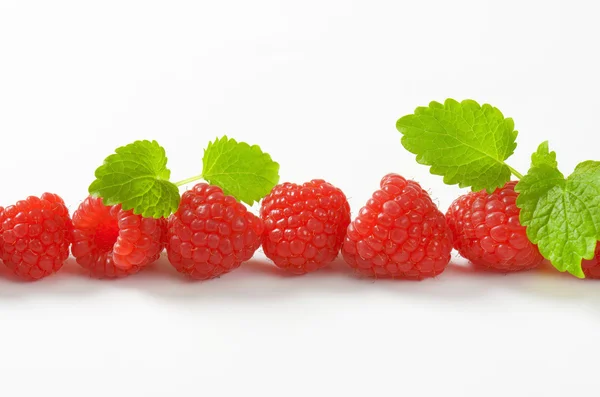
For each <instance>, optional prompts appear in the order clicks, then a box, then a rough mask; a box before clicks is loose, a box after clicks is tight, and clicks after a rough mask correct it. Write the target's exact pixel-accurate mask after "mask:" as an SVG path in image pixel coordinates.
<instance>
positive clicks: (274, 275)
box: [0, 256, 600, 311]
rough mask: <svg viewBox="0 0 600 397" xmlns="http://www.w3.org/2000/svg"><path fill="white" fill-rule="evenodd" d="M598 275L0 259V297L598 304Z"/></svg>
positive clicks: (455, 266)
mask: <svg viewBox="0 0 600 397" xmlns="http://www.w3.org/2000/svg"><path fill="white" fill-rule="evenodd" d="M599 282H600V281H598V280H591V279H587V280H579V279H576V278H574V277H572V276H570V275H568V274H564V273H559V272H557V271H555V270H553V269H552V268H551V266H549V265H545V266H543V267H541V268H539V269H536V270H532V271H528V272H522V273H512V274H501V273H491V272H486V271H482V270H479V269H477V268H474V267H473V266H471V265H470V264H468V263H466V262H465V261H464V260H462V259H460V258H455V259H453V262H452V263H451V264H450V265H449V266H448V268H447V269H446V271H445V272H444V273H442V274H441V275H440V276H438V277H437V278H435V279H427V280H423V281H407V280H390V279H377V280H375V279H371V278H365V277H360V276H357V275H355V274H354V273H353V271H352V270H351V269H350V268H348V267H347V266H346V265H345V264H344V263H343V261H342V260H341V259H338V260H337V261H336V262H335V263H334V264H332V265H331V266H329V267H327V268H324V269H321V270H319V271H317V272H315V273H312V274H307V275H303V276H295V275H291V274H288V273H286V272H285V271H283V270H280V269H278V268H276V267H275V266H274V265H272V263H271V262H269V261H268V260H266V259H264V258H256V259H253V260H251V261H249V262H247V263H245V264H243V265H242V266H241V267H240V268H239V269H237V270H235V271H233V272H231V273H229V274H226V275H224V276H222V277H220V278H217V279H213V280H208V281H194V280H189V279H187V278H186V277H184V276H183V275H181V274H179V273H177V272H176V271H175V270H174V269H173V268H172V267H171V266H170V265H169V263H168V261H167V259H166V257H165V256H163V257H162V258H161V259H160V260H159V261H158V262H157V263H155V264H154V265H152V266H150V267H149V268H148V269H146V270H144V271H143V272H140V273H138V274H136V275H134V276H130V277H127V278H122V279H117V280H97V279H93V278H90V277H89V276H87V274H86V273H85V271H84V270H83V269H81V268H79V266H78V265H77V264H76V263H75V262H74V260H73V259H72V258H71V259H69V261H68V262H67V264H65V266H64V267H63V269H61V271H60V272H59V273H57V274H56V275H53V276H51V277H47V278H45V279H42V280H40V281H36V282H25V281H21V280H19V279H17V278H16V277H14V276H13V275H12V274H10V272H9V271H8V269H6V268H5V267H4V266H0V299H29V298H35V297H39V296H44V295H45V296H48V295H54V296H57V295H58V296H69V297H82V298H83V297H86V296H91V295H94V294H104V293H110V292H115V291H127V292H136V293H141V294H147V295H149V296H151V297H152V298H153V299H156V300H163V301H165V302H167V303H175V304H184V305H185V304H194V305H197V304H211V303H213V302H218V301H223V302H234V301H235V302H236V303H253V302H259V303H261V302H262V303H268V302H281V301H285V300H287V299H303V298H306V299H312V298H316V297H323V296H325V295H353V296H355V297H356V296H360V295H364V296H367V295H370V294H386V295H391V296H394V295H395V296H396V297H398V298H402V299H405V300H408V301H414V302H419V301H420V302H424V301H430V302H431V303H436V304H442V305H444V304H446V305H452V304H458V303H468V302H470V301H473V300H494V299H502V296H503V295H504V294H506V293H510V294H512V295H515V294H517V295H521V298H522V299H544V300H553V301H556V302H557V303H558V302H560V303H561V304H563V303H569V304H574V305H576V306H578V305H584V306H589V308H592V309H593V310H594V311H598V310H599V309H600V288H599V285H598V283H599Z"/></svg>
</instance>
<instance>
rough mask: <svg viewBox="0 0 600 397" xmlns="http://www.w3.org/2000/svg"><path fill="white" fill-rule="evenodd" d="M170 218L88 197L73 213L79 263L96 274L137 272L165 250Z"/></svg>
mask: <svg viewBox="0 0 600 397" xmlns="http://www.w3.org/2000/svg"><path fill="white" fill-rule="evenodd" d="M166 224H167V221H166V219H164V218H160V219H154V218H146V217H142V216H141V215H135V214H134V213H133V211H131V210H129V211H124V210H123V209H121V205H113V206H107V205H104V204H103V202H102V199H101V198H99V197H91V196H90V197H87V198H86V199H85V200H84V201H83V202H82V203H81V204H80V205H79V208H78V209H77V210H76V211H75V212H74V213H73V226H74V230H73V246H72V248H71V251H72V253H73V256H74V257H75V259H76V260H77V263H78V264H79V265H81V266H82V267H83V268H85V269H87V270H88V271H89V272H90V275H91V276H92V277H98V278H116V277H123V276H128V275H131V274H135V273H137V272H139V271H140V270H142V269H143V268H144V267H146V266H147V265H149V264H151V263H152V262H154V261H156V260H157V259H158V258H159V257H160V253H161V252H162V250H163V249H164V246H165V244H164V242H165V235H166Z"/></svg>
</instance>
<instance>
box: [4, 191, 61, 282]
mask: <svg viewBox="0 0 600 397" xmlns="http://www.w3.org/2000/svg"><path fill="white" fill-rule="evenodd" d="M0 224H1V238H0V255H1V256H2V261H3V262H4V264H5V265H6V266H7V267H8V268H9V269H11V270H12V271H13V273H15V274H16V275H17V276H19V277H21V278H23V279H26V280H37V279H40V278H42V277H46V276H48V275H50V274H52V273H54V272H56V271H58V270H59V269H60V268H61V267H62V266H63V263H64V262H65V260H67V258H68V257H69V245H70V241H71V229H72V225H71V218H70V217H69V211H68V209H67V207H66V206H65V203H64V201H63V200H62V198H60V197H59V196H57V195H56V194H51V193H44V194H42V196H41V197H39V198H38V197H35V196H30V197H28V198H27V199H26V200H21V201H18V202H17V203H16V204H15V205H12V206H9V207H6V208H5V209H1V208H0Z"/></svg>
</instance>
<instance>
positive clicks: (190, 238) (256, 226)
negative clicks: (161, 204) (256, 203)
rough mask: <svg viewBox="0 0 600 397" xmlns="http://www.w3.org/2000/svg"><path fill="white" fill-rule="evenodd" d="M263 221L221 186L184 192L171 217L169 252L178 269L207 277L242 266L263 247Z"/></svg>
mask: <svg viewBox="0 0 600 397" xmlns="http://www.w3.org/2000/svg"><path fill="white" fill-rule="evenodd" d="M263 230H264V227H263V223H262V221H261V220H260V218H258V217H257V216H255V215H254V214H252V213H250V212H248V210H247V209H246V207H245V206H244V205H243V204H241V203H239V202H238V201H236V199H235V198H234V197H233V196H229V195H225V194H224V193H223V190H222V189H221V188H220V187H217V186H211V185H208V184H206V183H199V184H197V185H196V186H194V188H193V189H192V190H189V191H187V192H185V193H183V195H182V197H181V203H180V204H179V209H178V210H177V212H176V213H174V214H173V215H171V216H170V217H169V229H168V235H167V238H168V244H167V253H168V255H169V261H170V262H171V264H172V265H173V266H174V267H175V269H177V271H179V272H181V273H184V274H187V275H188V276H190V277H191V278H194V279H199V280H207V279H210V278H213V277H217V276H220V275H222V274H225V273H228V272H230V271H232V270H234V269H236V268H238V267H239V266H240V265H241V264H242V262H245V261H247V260H249V259H250V258H252V255H254V252H255V251H256V250H257V249H258V247H259V246H260V236H261V235H262V233H263Z"/></svg>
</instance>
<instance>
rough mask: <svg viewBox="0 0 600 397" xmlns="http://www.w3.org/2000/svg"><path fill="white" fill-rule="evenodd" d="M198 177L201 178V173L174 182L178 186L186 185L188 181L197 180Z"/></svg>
mask: <svg viewBox="0 0 600 397" xmlns="http://www.w3.org/2000/svg"><path fill="white" fill-rule="evenodd" d="M198 179H202V174H200V175H196V176H193V177H191V178H187V179H184V180H182V181H179V182H175V186H177V187H179V186H183V185H187V184H188V183H190V182H194V181H197V180H198Z"/></svg>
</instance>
